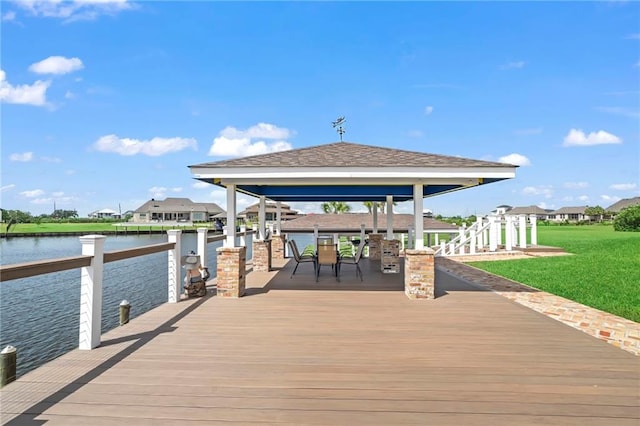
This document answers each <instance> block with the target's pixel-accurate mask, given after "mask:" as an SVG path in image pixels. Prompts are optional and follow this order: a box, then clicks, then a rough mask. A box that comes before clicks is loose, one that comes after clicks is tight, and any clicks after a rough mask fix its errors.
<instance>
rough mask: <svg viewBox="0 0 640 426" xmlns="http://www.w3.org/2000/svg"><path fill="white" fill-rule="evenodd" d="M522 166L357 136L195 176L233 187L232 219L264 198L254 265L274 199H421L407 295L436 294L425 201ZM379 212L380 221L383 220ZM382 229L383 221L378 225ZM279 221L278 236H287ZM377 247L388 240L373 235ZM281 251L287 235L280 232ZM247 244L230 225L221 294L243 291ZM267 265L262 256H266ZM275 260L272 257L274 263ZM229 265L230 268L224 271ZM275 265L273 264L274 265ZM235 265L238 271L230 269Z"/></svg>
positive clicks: (408, 257)
mask: <svg viewBox="0 0 640 426" xmlns="http://www.w3.org/2000/svg"><path fill="white" fill-rule="evenodd" d="M516 167H517V166H514V165H511V164H504V163H497V162H491V161H482V160H474V159H468V158H462V157H454V156H445V155H436V154H428V153H422V152H413V151H406V150H400V149H392V148H384V147H378V146H371V145H363V144H356V143H351V142H335V143H329V144H324V145H317V146H312V147H307V148H300V149H293V150H290V151H283V152H274V153H269V154H263V155H255V156H250V157H243V158H235V159H230V160H223V161H216V162H210V163H202V164H196V165H192V166H189V168H190V171H191V173H192V175H193V177H194V178H195V179H198V180H201V181H203V182H207V183H210V184H212V185H217V186H221V187H224V188H226V190H227V223H234V220H235V217H236V193H237V192H240V193H244V194H248V195H252V196H254V197H257V198H258V199H259V202H260V213H259V228H258V238H257V239H256V240H254V246H253V249H254V269H255V268H256V264H255V262H256V260H258V261H259V259H260V257H261V255H260V253H262V252H265V251H266V252H267V253H266V255H268V256H271V241H267V240H265V239H264V237H265V203H266V200H267V199H269V200H272V201H275V202H277V203H278V205H279V203H280V202H284V201H287V202H301V201H304V202H326V201H345V202H365V201H373V202H386V203H388V204H389V205H391V204H393V202H394V201H399V202H402V201H409V200H413V201H414V203H413V204H414V205H413V216H414V224H413V229H415V235H416V236H418V238H416V241H415V248H414V249H411V250H406V252H405V271H404V274H405V275H404V280H405V293H406V294H407V296H408V297H410V298H415V299H423V298H425V299H431V298H433V297H434V296H433V286H434V283H433V281H434V270H433V251H432V250H431V249H429V248H425V247H424V243H423V239H422V238H420V236H422V235H423V220H422V219H423V218H422V209H423V206H422V199H424V198H426V197H432V196H435V195H438V194H443V193H446V192H452V191H457V190H461V189H465V188H471V187H474V186H479V185H485V184H488V183H492V182H498V181H501V180H505V179H510V178H513V177H515V169H516ZM376 220H377V219H376V217H375V216H374V223H375V222H376ZM386 221H387V240H388V239H391V238H392V235H393V234H392V231H391V229H392V228H393V214H388V215H386ZM375 227H377V224H376V225H375ZM279 231H280V229H279V226H277V227H276V230H275V236H276V237H279V236H280V232H279ZM369 238H370V242H371V243H372V245H373V247H376V245H377V244H380V246H383V245H384V244H385V243H384V241H387V240H385V239H384V238H383V235H381V234H377V233H374V234H370V235H369ZM274 241H276V244H278V247H276V251H278V252H279V251H280V245H282V249H283V248H284V243H283V242H282V241H281V238H275V239H274ZM244 256H245V248H244V247H236V230H235V227H234V226H231V227H229V229H228V232H227V239H226V244H225V247H223V248H220V249H218V294H219V295H221V296H231V297H239V296H241V295H242V293H243V292H244ZM259 263H260V262H259ZM269 264H270V261H269ZM221 268H222V269H221ZM267 269H268V266H267ZM230 270H231V271H233V272H231V273H230V274H229V273H228V271H230Z"/></svg>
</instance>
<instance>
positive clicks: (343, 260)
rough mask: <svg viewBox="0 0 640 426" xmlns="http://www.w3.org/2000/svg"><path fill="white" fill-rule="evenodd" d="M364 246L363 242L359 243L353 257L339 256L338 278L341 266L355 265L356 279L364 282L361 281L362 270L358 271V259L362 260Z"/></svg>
mask: <svg viewBox="0 0 640 426" xmlns="http://www.w3.org/2000/svg"><path fill="white" fill-rule="evenodd" d="M365 245H366V243H365V242H364V241H361V242H360V245H359V246H358V250H357V251H356V254H355V256H340V258H339V259H338V271H337V273H338V277H340V268H341V267H342V265H343V264H347V265H356V277H360V281H364V280H363V279H362V269H360V259H362V252H363V251H364V246H365Z"/></svg>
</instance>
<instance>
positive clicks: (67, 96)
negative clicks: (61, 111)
mask: <svg viewBox="0 0 640 426" xmlns="http://www.w3.org/2000/svg"><path fill="white" fill-rule="evenodd" d="M64 97H65V99H73V98H75V97H76V95H75V94H74V93H73V92H72V91H70V90H67V92H66V93H65V94H64Z"/></svg>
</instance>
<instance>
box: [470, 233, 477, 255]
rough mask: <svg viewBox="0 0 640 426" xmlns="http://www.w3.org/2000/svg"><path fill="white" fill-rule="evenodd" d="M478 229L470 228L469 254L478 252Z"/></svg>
mask: <svg viewBox="0 0 640 426" xmlns="http://www.w3.org/2000/svg"><path fill="white" fill-rule="evenodd" d="M476 232H477V229H471V230H470V233H471V235H470V238H471V239H470V240H469V254H476V244H477V243H476V237H477V234H476Z"/></svg>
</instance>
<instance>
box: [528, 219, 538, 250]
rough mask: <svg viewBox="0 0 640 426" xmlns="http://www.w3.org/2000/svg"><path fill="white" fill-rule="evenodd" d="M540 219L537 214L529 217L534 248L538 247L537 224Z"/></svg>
mask: <svg viewBox="0 0 640 426" xmlns="http://www.w3.org/2000/svg"><path fill="white" fill-rule="evenodd" d="M537 219H538V217H537V216H536V215H535V214H532V215H531V216H529V221H530V222H531V245H532V246H537V245H538V224H537V223H536V222H537Z"/></svg>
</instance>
